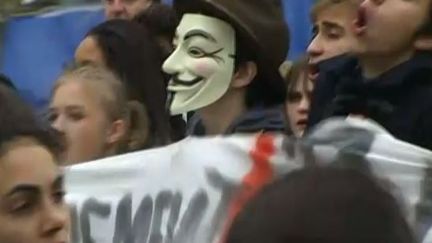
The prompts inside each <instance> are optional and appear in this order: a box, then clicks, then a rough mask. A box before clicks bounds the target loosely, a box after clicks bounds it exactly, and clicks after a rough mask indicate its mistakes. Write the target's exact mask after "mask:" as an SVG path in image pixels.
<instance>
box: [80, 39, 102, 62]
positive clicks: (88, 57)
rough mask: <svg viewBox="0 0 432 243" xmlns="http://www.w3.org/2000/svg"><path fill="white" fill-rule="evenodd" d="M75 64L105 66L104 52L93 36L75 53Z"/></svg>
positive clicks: (83, 42) (81, 44) (84, 41)
mask: <svg viewBox="0 0 432 243" xmlns="http://www.w3.org/2000/svg"><path fill="white" fill-rule="evenodd" d="M75 62H76V63H79V64H86V63H89V64H95V65H101V66H105V59H104V56H103V52H102V50H101V49H100V48H99V45H98V43H97V41H96V39H95V38H94V37H92V36H89V37H86V38H85V39H84V40H83V41H82V42H81V43H80V45H79V46H78V48H77V49H76V51H75Z"/></svg>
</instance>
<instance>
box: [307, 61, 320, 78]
mask: <svg viewBox="0 0 432 243" xmlns="http://www.w3.org/2000/svg"><path fill="white" fill-rule="evenodd" d="M318 75H319V67H318V65H317V64H315V63H309V65H308V79H309V80H310V81H315V80H317V78H318Z"/></svg>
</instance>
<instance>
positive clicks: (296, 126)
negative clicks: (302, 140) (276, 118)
mask: <svg viewBox="0 0 432 243" xmlns="http://www.w3.org/2000/svg"><path fill="white" fill-rule="evenodd" d="M305 76H306V73H304V74H301V75H300V77H299V81H298V82H297V85H296V87H295V88H294V89H293V90H291V91H288V94H287V100H286V103H285V109H286V115H287V116H288V121H289V125H290V128H291V130H292V132H293V133H294V136H296V137H301V136H303V132H304V130H305V129H306V125H307V122H308V118H309V108H310V102H311V95H312V90H313V83H312V81H310V80H308V79H307V77H305ZM306 79H307V80H306ZM305 82H306V84H305Z"/></svg>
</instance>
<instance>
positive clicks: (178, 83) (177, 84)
mask: <svg viewBox="0 0 432 243" xmlns="http://www.w3.org/2000/svg"><path fill="white" fill-rule="evenodd" d="M203 81H204V78H203V77H196V78H194V79H193V80H190V81H185V80H181V79H178V77H176V76H174V77H173V78H172V79H171V81H170V82H169V84H168V91H171V92H174V93H177V92H190V91H191V90H197V89H198V88H199V87H200V86H201V85H203Z"/></svg>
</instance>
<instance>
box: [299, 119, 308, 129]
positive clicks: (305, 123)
mask: <svg viewBox="0 0 432 243" xmlns="http://www.w3.org/2000/svg"><path fill="white" fill-rule="evenodd" d="M307 123H308V119H307V118H304V119H300V120H298V121H297V123H296V125H297V126H298V127H300V128H305V127H306V126H307Z"/></svg>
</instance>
